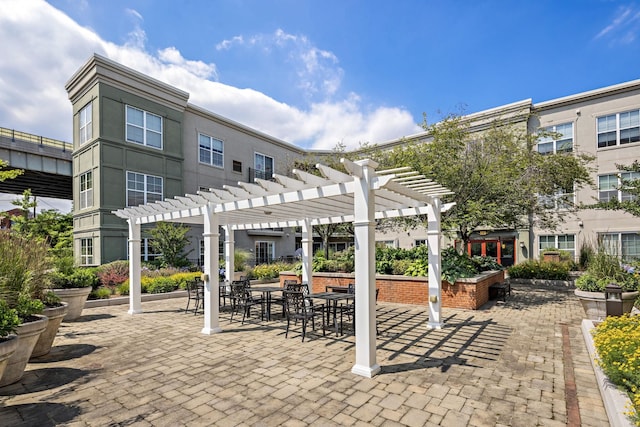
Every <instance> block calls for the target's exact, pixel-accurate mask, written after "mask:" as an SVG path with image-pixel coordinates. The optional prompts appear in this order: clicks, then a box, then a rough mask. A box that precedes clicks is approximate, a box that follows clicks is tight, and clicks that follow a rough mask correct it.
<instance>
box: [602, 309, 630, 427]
mask: <svg viewBox="0 0 640 427" xmlns="http://www.w3.org/2000/svg"><path fill="white" fill-rule="evenodd" d="M593 342H594V345H595V347H596V350H597V352H598V356H599V359H598V364H599V365H600V367H601V368H602V370H603V371H604V373H605V374H606V375H607V377H608V378H609V379H610V380H611V382H612V383H614V384H616V385H617V386H619V387H620V388H622V389H623V390H624V391H625V392H627V394H628V395H629V397H630V399H631V406H632V407H631V408H629V412H628V413H627V415H628V416H629V417H630V418H631V419H632V420H633V422H634V423H635V425H636V426H640V316H630V315H628V314H625V315H624V316H620V317H616V316H611V317H607V318H606V319H605V320H604V321H603V322H602V323H600V324H599V325H598V326H596V328H595V331H594V333H593Z"/></svg>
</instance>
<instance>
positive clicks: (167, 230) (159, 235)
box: [149, 222, 191, 267]
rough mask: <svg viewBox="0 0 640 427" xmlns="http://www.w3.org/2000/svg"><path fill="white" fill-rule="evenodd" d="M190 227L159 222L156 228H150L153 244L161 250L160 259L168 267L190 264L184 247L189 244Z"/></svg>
mask: <svg viewBox="0 0 640 427" xmlns="http://www.w3.org/2000/svg"><path fill="white" fill-rule="evenodd" d="M188 231H189V227H184V226H181V225H174V224H172V223H169V222H159V223H158V224H157V225H156V226H155V227H154V228H152V229H150V230H149V234H151V237H153V240H152V241H151V246H152V248H153V249H154V250H155V251H156V252H160V253H161V254H162V255H161V256H160V260H161V262H162V265H163V266H166V267H184V266H187V265H189V260H188V259H187V255H188V254H189V253H190V252H191V251H189V252H188V253H184V248H185V246H187V245H188V244H189V239H188V238H187V237H186V234H187V232H188Z"/></svg>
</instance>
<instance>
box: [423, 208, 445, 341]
mask: <svg viewBox="0 0 640 427" xmlns="http://www.w3.org/2000/svg"><path fill="white" fill-rule="evenodd" d="M441 208H442V202H441V201H440V199H439V198H437V197H435V198H434V199H433V201H432V202H431V203H429V204H428V205H427V218H428V219H427V248H428V251H429V323H428V324H427V327H429V328H432V329H441V328H442V327H443V326H444V323H443V322H442V270H441V256H440V212H441Z"/></svg>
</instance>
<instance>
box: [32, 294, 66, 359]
mask: <svg viewBox="0 0 640 427" xmlns="http://www.w3.org/2000/svg"><path fill="white" fill-rule="evenodd" d="M67 311H69V304H67V303H66V302H63V303H62V305H61V306H60V307H49V308H45V309H44V311H43V312H42V315H43V316H47V318H48V319H49V322H48V323H47V328H46V329H45V330H44V331H43V332H42V333H41V334H40V338H38V342H36V346H35V347H34V348H33V352H32V353H31V358H34V357H40V356H44V355H45V354H47V353H49V351H50V350H51V346H52V345H53V340H55V338H56V334H57V333H58V329H59V328H60V323H62V318H63V317H64V316H65V315H66V314H67Z"/></svg>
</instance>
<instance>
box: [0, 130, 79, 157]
mask: <svg viewBox="0 0 640 427" xmlns="http://www.w3.org/2000/svg"><path fill="white" fill-rule="evenodd" d="M0 137H4V138H7V139H10V140H11V142H15V141H23V142H29V143H32V144H38V145H46V146H48V147H55V148H59V149H61V150H62V151H67V150H69V151H73V144H71V143H69V142H65V141H59V140H57V139H52V138H46V137H44V136H40V135H33V134H31V133H27V132H20V131H19V130H14V129H7V128H3V127H0Z"/></svg>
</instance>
